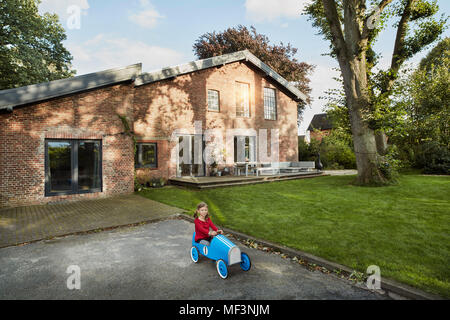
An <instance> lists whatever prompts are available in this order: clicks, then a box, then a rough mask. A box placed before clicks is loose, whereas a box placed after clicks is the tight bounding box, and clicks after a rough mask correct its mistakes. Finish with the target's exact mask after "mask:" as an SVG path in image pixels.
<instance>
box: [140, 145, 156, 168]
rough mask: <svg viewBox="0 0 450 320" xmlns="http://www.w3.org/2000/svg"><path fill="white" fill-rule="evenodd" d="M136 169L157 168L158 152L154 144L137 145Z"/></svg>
mask: <svg viewBox="0 0 450 320" xmlns="http://www.w3.org/2000/svg"><path fill="white" fill-rule="evenodd" d="M135 164H136V168H157V167H158V150H157V146H156V143H138V144H137V145H136V156H135Z"/></svg>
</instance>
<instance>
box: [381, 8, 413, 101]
mask: <svg viewBox="0 0 450 320" xmlns="http://www.w3.org/2000/svg"><path fill="white" fill-rule="evenodd" d="M415 1H416V0H407V3H406V5H405V8H404V10H403V14H402V17H401V18H400V22H399V23H398V27H397V35H396V36H395V44H394V51H393V52H392V60H391V67H390V71H391V75H390V77H389V81H387V83H386V87H385V88H384V89H383V92H387V91H390V90H391V89H392V85H393V84H394V79H395V78H396V74H397V72H398V70H399V69H400V67H401V65H402V64H403V62H404V61H405V59H406V56H405V52H404V51H405V37H406V31H407V28H408V22H409V19H410V17H411V8H412V5H413V3H414V2H415Z"/></svg>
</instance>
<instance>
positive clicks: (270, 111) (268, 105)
mask: <svg viewBox="0 0 450 320" xmlns="http://www.w3.org/2000/svg"><path fill="white" fill-rule="evenodd" d="M264 119H267V120H277V100H276V98H275V89H272V88H264Z"/></svg>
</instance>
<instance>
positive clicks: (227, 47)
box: [193, 25, 314, 118]
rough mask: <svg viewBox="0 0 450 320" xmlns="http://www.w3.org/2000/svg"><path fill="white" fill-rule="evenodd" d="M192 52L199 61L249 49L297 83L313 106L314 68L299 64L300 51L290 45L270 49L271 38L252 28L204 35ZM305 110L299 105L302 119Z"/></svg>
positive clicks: (273, 46)
mask: <svg viewBox="0 0 450 320" xmlns="http://www.w3.org/2000/svg"><path fill="white" fill-rule="evenodd" d="M193 48H194V52H195V55H196V56H197V57H198V58H199V59H206V58H210V57H214V56H219V55H223V54H226V53H232V52H236V51H240V50H245V49H248V50H249V51H250V52H252V53H253V54H254V55H256V56H257V57H258V58H259V59H261V61H262V62H264V63H265V64H267V65H268V66H270V67H271V68H272V69H273V70H275V71H276V72H277V73H279V74H280V75H281V76H282V77H284V78H285V79H286V80H288V81H291V82H294V83H295V86H296V87H297V88H298V89H299V90H300V91H301V92H303V93H304V94H305V95H306V96H307V97H308V100H307V103H310V102H311V98H310V94H311V88H310V86H309V83H310V79H309V78H308V76H309V75H310V74H311V72H312V71H313V69H314V67H313V66H312V65H309V64H307V63H305V62H298V61H297V59H296V58H294V56H295V54H296V53H297V51H298V49H297V48H293V47H292V46H291V44H289V43H288V44H287V45H284V44H283V43H282V42H281V43H280V44H279V45H271V44H270V41H269V38H268V37H267V36H265V35H262V34H259V33H257V32H256V29H255V28H254V27H253V26H252V27H250V30H248V29H247V28H246V27H245V26H242V25H239V26H238V27H237V28H228V29H227V30H225V31H223V32H219V33H216V32H215V31H214V32H209V33H205V34H203V35H201V36H200V37H199V38H198V39H197V40H196V41H195V43H194V46H193ZM304 107H305V104H304V103H300V104H299V105H298V111H299V113H298V116H299V118H300V116H301V114H302V111H303V109H304Z"/></svg>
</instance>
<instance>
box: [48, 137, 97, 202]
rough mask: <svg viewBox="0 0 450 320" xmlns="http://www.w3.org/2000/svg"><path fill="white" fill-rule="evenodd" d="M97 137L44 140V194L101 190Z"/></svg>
mask: <svg viewBox="0 0 450 320" xmlns="http://www.w3.org/2000/svg"><path fill="white" fill-rule="evenodd" d="M101 145H102V143H101V141H100V140H50V139H48V140H45V195H46V196H52V195H63V194H75V193H87V192H101V191H102V151H101Z"/></svg>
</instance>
